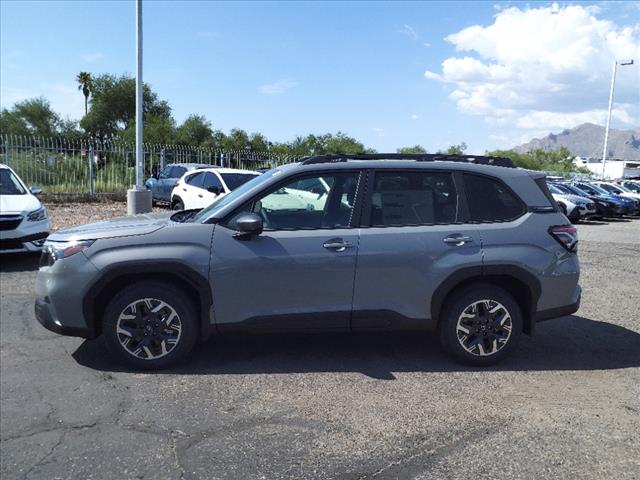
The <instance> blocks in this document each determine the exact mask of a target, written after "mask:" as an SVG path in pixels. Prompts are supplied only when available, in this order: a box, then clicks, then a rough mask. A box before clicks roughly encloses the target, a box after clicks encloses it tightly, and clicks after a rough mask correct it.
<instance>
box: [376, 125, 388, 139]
mask: <svg viewBox="0 0 640 480" xmlns="http://www.w3.org/2000/svg"><path fill="white" fill-rule="evenodd" d="M373 131H374V132H375V133H376V135H378V136H379V137H384V136H385V135H386V132H385V131H384V128H380V127H375V128H374V129H373Z"/></svg>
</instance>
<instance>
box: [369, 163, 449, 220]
mask: <svg viewBox="0 0 640 480" xmlns="http://www.w3.org/2000/svg"><path fill="white" fill-rule="evenodd" d="M457 212H458V197H457V194H456V190H455V187H454V183H453V177H452V176H451V174H450V173H440V172H407V171H378V172H376V174H375V180H374V185H373V191H372V194H371V225H372V226H378V227H390V226H409V225H434V224H447V223H455V222H456V220H457Z"/></svg>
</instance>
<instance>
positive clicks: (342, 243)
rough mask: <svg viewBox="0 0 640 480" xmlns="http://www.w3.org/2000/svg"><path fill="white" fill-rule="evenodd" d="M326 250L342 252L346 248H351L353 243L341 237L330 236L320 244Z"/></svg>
mask: <svg viewBox="0 0 640 480" xmlns="http://www.w3.org/2000/svg"><path fill="white" fill-rule="evenodd" d="M322 246H323V247H324V248H326V249H327V250H334V251H336V252H344V251H345V250H346V249H347V248H352V247H353V243H351V242H347V241H346V240H343V239H342V238H332V239H331V240H327V241H326V242H324V243H323V244H322Z"/></svg>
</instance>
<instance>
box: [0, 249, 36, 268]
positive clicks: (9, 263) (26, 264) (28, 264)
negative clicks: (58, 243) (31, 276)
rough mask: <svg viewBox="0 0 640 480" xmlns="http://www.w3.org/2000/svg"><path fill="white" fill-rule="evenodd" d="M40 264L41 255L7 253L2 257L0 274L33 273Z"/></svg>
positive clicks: (0, 259) (0, 258)
mask: <svg viewBox="0 0 640 480" xmlns="http://www.w3.org/2000/svg"><path fill="white" fill-rule="evenodd" d="M39 263H40V253H5V254H3V255H2V257H0V272H2V273H5V272H7V273H8V272H33V271H35V270H38V266H39V265H38V264H39Z"/></svg>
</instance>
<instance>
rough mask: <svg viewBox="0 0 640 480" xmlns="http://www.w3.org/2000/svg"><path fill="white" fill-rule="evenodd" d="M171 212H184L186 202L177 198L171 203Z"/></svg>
mask: <svg viewBox="0 0 640 480" xmlns="http://www.w3.org/2000/svg"><path fill="white" fill-rule="evenodd" d="M171 210H184V202H183V201H182V199H181V198H180V197H176V198H174V199H173V200H172V201H171Z"/></svg>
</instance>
